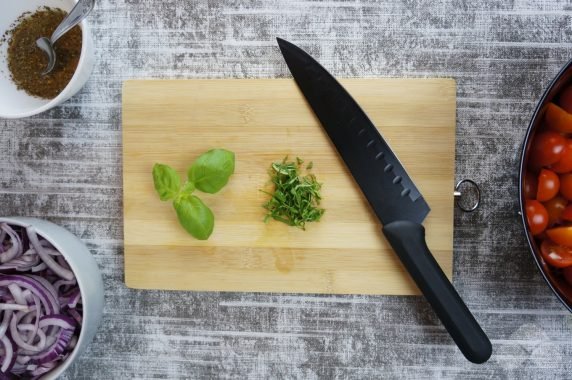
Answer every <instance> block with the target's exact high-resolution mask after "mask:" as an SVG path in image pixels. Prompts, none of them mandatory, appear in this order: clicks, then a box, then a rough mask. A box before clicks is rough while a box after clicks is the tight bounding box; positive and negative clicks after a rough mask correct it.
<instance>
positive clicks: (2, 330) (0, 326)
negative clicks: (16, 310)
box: [0, 310, 12, 338]
mask: <svg viewBox="0 0 572 380" xmlns="http://www.w3.org/2000/svg"><path fill="white" fill-rule="evenodd" d="M10 317H12V310H6V311H4V317H3V318H2V323H0V338H2V337H3V336H4V335H5V334H6V331H8V325H9V323H10Z"/></svg>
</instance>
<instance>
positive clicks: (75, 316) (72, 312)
mask: <svg viewBox="0 0 572 380" xmlns="http://www.w3.org/2000/svg"><path fill="white" fill-rule="evenodd" d="M67 313H68V314H69V315H71V316H72V317H73V319H75V320H76V322H77V323H78V324H79V325H81V324H82V316H81V314H80V313H78V311H77V310H76V309H69V310H68V311H67Z"/></svg>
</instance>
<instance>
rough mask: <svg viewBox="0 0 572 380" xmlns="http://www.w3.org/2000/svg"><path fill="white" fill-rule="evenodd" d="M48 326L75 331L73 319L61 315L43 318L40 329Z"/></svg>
mask: <svg viewBox="0 0 572 380" xmlns="http://www.w3.org/2000/svg"><path fill="white" fill-rule="evenodd" d="M47 326H58V327H61V328H62V329H67V330H73V329H75V321H74V320H73V318H70V317H66V316H65V315H61V314H60V315H50V316H44V317H41V318H40V328H43V327H47Z"/></svg>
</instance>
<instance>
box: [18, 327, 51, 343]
mask: <svg viewBox="0 0 572 380" xmlns="http://www.w3.org/2000/svg"><path fill="white" fill-rule="evenodd" d="M18 330H20V331H31V332H33V333H34V334H36V335H37V336H38V338H39V339H40V341H39V342H38V347H44V348H45V347H46V342H47V338H46V334H44V331H43V330H41V329H39V328H38V326H37V325H30V324H26V325H24V324H19V325H18ZM36 335H34V336H33V338H32V342H33V339H34V338H35V337H36ZM28 343H29V342H28Z"/></svg>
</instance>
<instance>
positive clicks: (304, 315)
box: [0, 0, 572, 379]
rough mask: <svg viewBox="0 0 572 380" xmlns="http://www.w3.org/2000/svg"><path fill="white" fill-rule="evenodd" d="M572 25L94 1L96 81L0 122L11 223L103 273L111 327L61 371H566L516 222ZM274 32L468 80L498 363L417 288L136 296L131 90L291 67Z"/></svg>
mask: <svg viewBox="0 0 572 380" xmlns="http://www.w3.org/2000/svg"><path fill="white" fill-rule="evenodd" d="M571 20H572V5H571V4H570V1H538V2H535V1H497V0H486V1H465V0H444V1H438V0H428V1H425V0H408V1H399V2H396V1H383V2H379V1H374V0H369V1H368V0H364V1H349V0H348V1H326V2H318V1H316V2H314V1H286V0H284V1H280V0H274V1H217V0H212V1H200V2H199V1H184V0H178V1H177V0H164V1H159V0H156V1H150V0H125V1H119V0H101V1H99V2H98V4H97V6H96V9H95V11H94V14H93V16H90V21H89V22H90V24H91V26H92V28H93V37H94V40H95V45H96V49H97V51H96V54H97V64H96V67H95V70H94V72H93V75H92V76H91V78H90V80H89V82H88V83H87V85H86V87H85V88H84V89H83V90H82V91H81V92H80V93H79V94H78V95H77V96H75V97H73V98H72V99H70V100H69V101H68V102H67V103H65V104H64V105H63V106H61V107H58V108H56V109H53V110H51V111H49V112H47V113H44V114H42V115H39V116H37V117H33V118H29V119H21V120H0V130H1V131H2V132H1V137H0V205H1V210H2V211H1V212H0V214H2V215H28V216H35V217H40V218H46V219H49V220H51V221H54V222H56V223H59V224H61V225H63V226H65V227H67V228H68V229H70V230H71V231H73V232H74V233H75V234H77V235H78V236H79V237H80V238H82V239H83V240H84V241H85V242H86V243H87V244H88V246H89V248H90V249H91V251H92V253H93V255H94V256H95V257H96V259H97V261H98V263H99V265H100V266H101V269H102V271H103V276H104V281H105V284H106V293H105V298H106V309H105V316H104V320H103V324H102V326H101V329H100V331H99V333H98V335H97V336H96V338H95V341H94V342H93V344H92V345H91V346H90V347H89V349H88V350H87V352H86V353H85V354H84V355H83V357H82V358H81V359H80V360H78V361H77V363H76V364H75V365H73V366H72V367H71V369H70V370H69V371H68V372H67V374H66V375H65V376H64V378H65V379H92V378H93V379H131V378H141V379H143V378H145V379H147V378H148V379H150V378H260V379H271V378H308V379H312V378H334V377H336V378H380V377H385V378H397V377H404V378H439V377H443V378H479V379H480V378H485V377H487V378H515V379H516V378H518V379H521V378H535V379H540V378H546V379H561V378H572V314H570V313H569V312H568V311H566V309H565V308H564V307H563V306H562V305H561V304H560V303H559V302H558V301H557V300H556V298H555V297H554V296H553V295H552V293H551V292H550V290H549V289H548V287H547V286H546V285H545V283H544V282H543V280H542V278H541V276H540V274H539V272H538V270H537V269H536V267H535V265H534V263H533V260H532V258H531V255H530V253H529V252H528V250H527V247H526V244H525V240H524V237H523V233H522V229H521V225H520V222H519V219H518V217H517V209H518V201H517V165H518V157H519V151H520V145H521V141H522V138H523V136H524V133H525V129H526V126H527V124H528V121H529V118H530V116H531V113H532V110H533V107H534V105H535V102H536V100H537V99H538V98H539V96H540V95H541V93H542V91H543V88H544V86H545V85H546V84H547V82H548V81H549V80H550V79H551V78H552V77H553V76H554V74H555V73H556V72H557V71H558V69H559V67H561V66H562V65H563V64H564V63H565V62H566V61H567V60H568V59H569V58H570V57H571V56H572V22H571ZM275 36H281V37H284V38H287V39H289V40H291V41H293V42H296V43H298V44H300V45H301V46H302V47H304V48H306V49H307V50H308V51H309V52H311V53H312V54H313V55H314V56H315V57H316V58H318V59H319V60H320V61H321V62H322V63H323V64H324V65H326V66H327V67H329V68H330V69H331V71H332V72H333V73H334V74H335V75H338V76H350V77H366V76H368V77H385V76H399V77H403V76H406V77H452V78H455V79H456V80H457V85H458V89H457V93H458V100H457V151H456V162H457V168H456V176H457V179H461V178H465V177H469V178H472V179H474V180H476V181H477V182H479V183H480V184H481V187H482V189H483V191H484V196H485V198H484V202H483V205H482V208H481V209H480V210H479V211H478V212H476V213H473V214H462V213H460V212H456V214H455V243H454V246H455V252H454V284H455V286H456V287H457V289H458V290H459V293H460V294H461V296H462V297H463V298H464V299H465V301H466V303H467V304H468V306H469V307H470V308H471V309H472V311H473V312H474V313H475V316H476V318H477V319H478V321H479V322H480V323H481V324H482V326H483V328H484V330H485V331H486V332H487V333H488V334H489V336H490V338H491V340H492V342H493V346H494V354H493V356H492V358H491V359H490V361H489V362H488V363H486V364H484V365H473V364H471V363H469V362H467V361H466V360H465V359H464V358H463V356H462V355H461V354H460V352H459V351H458V350H457V348H456V347H455V346H454V344H453V342H452V341H451V339H450V338H449V336H448V335H447V333H446V332H445V330H444V329H443V327H442V326H441V324H440V323H439V321H438V320H437V318H436V317H435V315H434V314H433V312H432V311H431V309H430V308H429V306H428V304H427V303H426V301H425V300H424V299H423V298H421V297H393V296H387V297H372V296H362V295H355V296H313V295H295V294H248V293H193V292H164V291H136V290H131V289H127V288H126V287H125V285H124V282H123V246H122V233H123V230H122V182H121V85H122V81H123V80H125V79H128V78H150V77H153V78H258V77H286V76H288V71H287V69H286V66H285V64H284V62H283V60H282V58H281V56H280V55H279V52H278V49H277V47H276V43H275V40H274V38H275ZM420 142H422V138H420ZM149 270H152V268H149Z"/></svg>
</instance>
